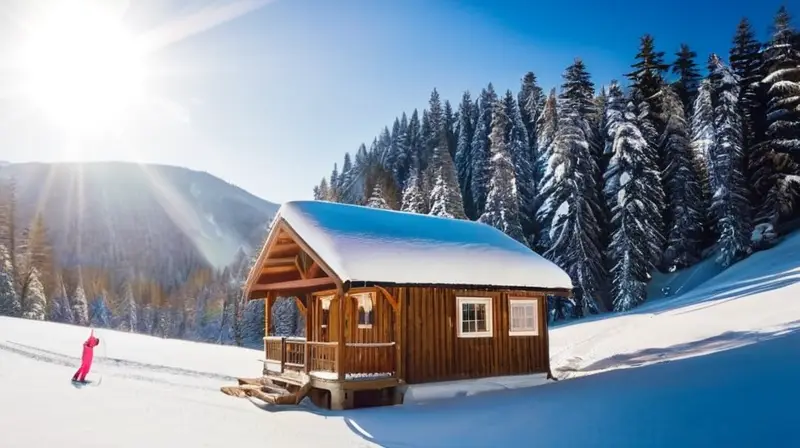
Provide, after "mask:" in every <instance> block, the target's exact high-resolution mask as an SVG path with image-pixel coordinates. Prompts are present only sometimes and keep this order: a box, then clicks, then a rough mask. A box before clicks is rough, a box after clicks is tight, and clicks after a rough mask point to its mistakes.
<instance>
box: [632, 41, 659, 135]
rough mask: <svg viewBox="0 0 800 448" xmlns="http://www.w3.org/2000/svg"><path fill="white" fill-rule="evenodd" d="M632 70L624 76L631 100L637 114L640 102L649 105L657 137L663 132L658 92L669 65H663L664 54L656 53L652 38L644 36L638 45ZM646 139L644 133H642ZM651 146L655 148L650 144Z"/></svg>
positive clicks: (640, 108) (640, 111)
mask: <svg viewBox="0 0 800 448" xmlns="http://www.w3.org/2000/svg"><path fill="white" fill-rule="evenodd" d="M632 67H633V68H634V70H633V71H632V72H630V73H628V74H626V76H627V77H628V79H630V80H631V99H633V101H634V104H636V106H637V109H639V113H640V114H641V113H642V107H641V106H640V105H639V103H640V102H642V101H646V102H647V103H648V105H649V112H650V114H652V115H650V116H649V118H648V119H649V120H650V122H651V123H652V125H653V126H654V127H655V130H656V132H657V134H658V135H660V134H661V132H662V131H663V127H664V126H663V123H662V122H660V121H659V120H658V117H660V116H661V102H660V100H659V98H658V92H660V91H661V88H662V87H663V86H664V76H663V74H664V72H665V71H667V69H669V65H667V64H665V63H664V52H663V51H656V50H655V44H654V42H653V36H651V35H649V34H645V35H644V36H642V38H641V41H640V43H639V53H637V54H636V62H635V63H634V64H633V66H632ZM642 135H644V137H645V138H647V134H646V133H644V132H643V133H642ZM651 146H654V147H655V146H656V144H652V143H651Z"/></svg>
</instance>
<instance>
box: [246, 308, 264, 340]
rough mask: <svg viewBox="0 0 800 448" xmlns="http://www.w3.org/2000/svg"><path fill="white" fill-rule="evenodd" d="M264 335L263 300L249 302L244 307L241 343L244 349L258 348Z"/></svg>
mask: <svg viewBox="0 0 800 448" xmlns="http://www.w3.org/2000/svg"><path fill="white" fill-rule="evenodd" d="M264 335H265V333H264V299H258V300H250V301H248V302H247V304H246V305H245V307H244V322H242V342H243V344H244V346H245V347H252V348H260V347H262V346H263V340H264Z"/></svg>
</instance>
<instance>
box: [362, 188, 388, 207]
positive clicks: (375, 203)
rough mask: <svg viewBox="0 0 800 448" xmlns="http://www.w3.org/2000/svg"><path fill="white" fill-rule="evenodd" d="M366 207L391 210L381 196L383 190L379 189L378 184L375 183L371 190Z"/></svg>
mask: <svg viewBox="0 0 800 448" xmlns="http://www.w3.org/2000/svg"><path fill="white" fill-rule="evenodd" d="M367 207H372V208H382V209H384V210H391V207H389V204H387V203H386V198H385V197H384V195H383V189H382V188H381V183H380V182H375V187H373V188H372V194H371V195H370V196H369V199H368V200H367Z"/></svg>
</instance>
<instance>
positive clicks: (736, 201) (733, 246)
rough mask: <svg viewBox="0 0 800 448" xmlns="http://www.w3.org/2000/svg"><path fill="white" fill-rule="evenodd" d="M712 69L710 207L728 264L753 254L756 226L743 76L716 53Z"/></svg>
mask: <svg viewBox="0 0 800 448" xmlns="http://www.w3.org/2000/svg"><path fill="white" fill-rule="evenodd" d="M709 72H710V74H709V78H710V80H711V86H712V95H711V102H712V104H713V105H714V129H715V135H714V144H713V145H711V152H710V154H709V158H708V163H709V169H708V172H709V187H710V191H711V192H712V197H711V205H710V209H709V210H710V212H711V215H712V216H713V217H714V220H715V224H716V229H717V238H718V239H717V243H718V245H719V249H720V255H719V257H718V258H717V261H718V262H719V263H720V264H721V265H722V266H724V267H727V266H730V264H731V263H733V262H734V261H737V260H738V259H740V258H741V257H742V256H745V255H747V254H749V252H750V237H751V233H752V230H753V229H752V224H751V222H752V221H751V216H750V204H749V202H748V200H747V188H746V184H745V179H744V153H743V150H742V141H743V139H742V118H741V113H740V110H739V106H738V100H739V80H738V78H737V76H736V74H734V73H733V71H731V69H730V67H728V66H726V65H725V64H723V63H722V61H721V60H720V59H719V57H718V56H717V55H714V54H712V55H711V57H710V59H709Z"/></svg>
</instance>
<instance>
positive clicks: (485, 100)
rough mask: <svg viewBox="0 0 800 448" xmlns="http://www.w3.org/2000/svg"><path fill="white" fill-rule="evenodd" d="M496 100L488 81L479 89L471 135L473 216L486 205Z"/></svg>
mask: <svg viewBox="0 0 800 448" xmlns="http://www.w3.org/2000/svg"><path fill="white" fill-rule="evenodd" d="M496 101H497V93H495V91H494V87H493V86H492V84H491V83H490V84H489V85H488V87H486V88H485V89H483V90H482V91H481V96H480V98H479V99H478V110H479V115H478V119H477V121H476V123H475V133H474V134H473V136H472V145H471V151H470V152H471V155H472V179H471V188H470V189H471V190H472V203H473V205H474V206H475V216H480V215H482V214H483V210H484V208H485V206H486V195H487V193H488V191H489V177H490V175H491V173H490V171H491V166H490V158H491V155H490V152H489V133H490V132H491V130H492V105H493V104H494V103H495V102H496Z"/></svg>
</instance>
